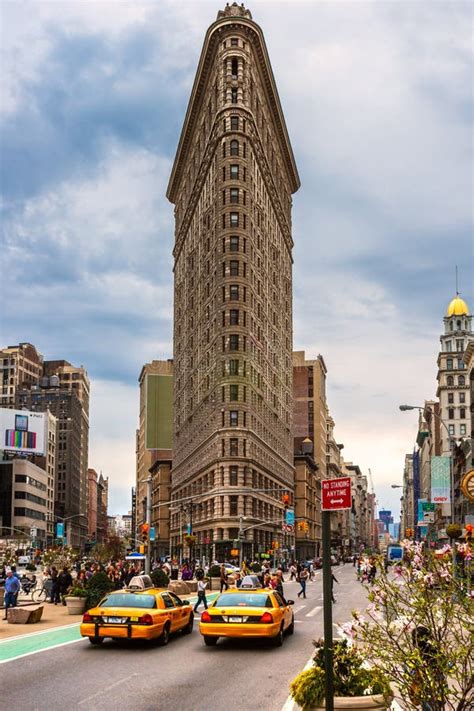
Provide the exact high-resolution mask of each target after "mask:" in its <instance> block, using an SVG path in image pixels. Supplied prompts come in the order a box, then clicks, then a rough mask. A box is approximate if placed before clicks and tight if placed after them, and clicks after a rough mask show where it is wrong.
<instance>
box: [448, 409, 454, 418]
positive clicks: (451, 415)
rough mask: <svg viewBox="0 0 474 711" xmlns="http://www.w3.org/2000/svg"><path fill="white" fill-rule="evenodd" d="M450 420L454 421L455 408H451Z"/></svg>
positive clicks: (449, 412)
mask: <svg viewBox="0 0 474 711" xmlns="http://www.w3.org/2000/svg"><path fill="white" fill-rule="evenodd" d="M448 419H449V420H454V408H453V407H450V408H449V410H448Z"/></svg>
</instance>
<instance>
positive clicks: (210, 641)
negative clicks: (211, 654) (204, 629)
mask: <svg viewBox="0 0 474 711" xmlns="http://www.w3.org/2000/svg"><path fill="white" fill-rule="evenodd" d="M218 639H219V637H209V636H208V635H204V644H205V645H206V647H215V646H216V644H217V640H218Z"/></svg>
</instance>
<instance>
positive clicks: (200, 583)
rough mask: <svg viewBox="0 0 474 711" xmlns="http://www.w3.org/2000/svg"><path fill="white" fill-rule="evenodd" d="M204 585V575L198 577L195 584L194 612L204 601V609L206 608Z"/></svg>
mask: <svg viewBox="0 0 474 711" xmlns="http://www.w3.org/2000/svg"><path fill="white" fill-rule="evenodd" d="M206 587H207V582H206V581H205V580H204V576H203V577H202V578H199V579H198V584H197V596H198V599H197V602H196V604H195V605H194V612H197V609H198V607H199V605H200V604H201V602H202V603H204V609H206V610H207V600H206Z"/></svg>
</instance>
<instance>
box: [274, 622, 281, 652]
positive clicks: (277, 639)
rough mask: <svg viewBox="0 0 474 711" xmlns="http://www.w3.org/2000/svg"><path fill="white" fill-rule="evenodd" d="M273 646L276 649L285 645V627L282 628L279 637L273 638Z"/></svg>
mask: <svg viewBox="0 0 474 711" xmlns="http://www.w3.org/2000/svg"><path fill="white" fill-rule="evenodd" d="M273 644H274V646H275V647H281V645H282V644H283V625H282V626H281V627H280V629H279V631H278V634H277V636H276V637H274V638H273Z"/></svg>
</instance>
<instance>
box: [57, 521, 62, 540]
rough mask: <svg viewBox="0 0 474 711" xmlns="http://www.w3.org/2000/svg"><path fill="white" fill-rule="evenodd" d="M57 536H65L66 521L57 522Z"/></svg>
mask: <svg viewBox="0 0 474 711" xmlns="http://www.w3.org/2000/svg"><path fill="white" fill-rule="evenodd" d="M56 537H57V538H64V523H57V524H56Z"/></svg>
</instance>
